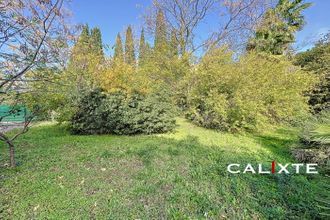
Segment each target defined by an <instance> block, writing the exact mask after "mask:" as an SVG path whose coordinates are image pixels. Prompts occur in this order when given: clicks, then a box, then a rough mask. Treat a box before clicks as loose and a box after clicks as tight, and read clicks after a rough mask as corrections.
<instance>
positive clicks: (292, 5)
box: [247, 0, 311, 55]
mask: <svg viewBox="0 0 330 220" xmlns="http://www.w3.org/2000/svg"><path fill="white" fill-rule="evenodd" d="M310 5H311V3H304V1H303V0H295V1H290V0H279V1H278V3H277V5H276V7H274V8H270V9H269V10H268V11H267V12H266V13H265V14H264V16H263V18H262V21H261V22H260V24H259V25H258V27H257V29H256V33H255V37H253V38H251V39H250V41H249V43H248V45H247V49H248V50H255V51H258V52H267V53H270V54H274V55H281V54H285V53H287V52H288V49H289V47H290V44H291V43H293V42H294V41H295V33H296V32H297V31H299V30H301V28H302V27H303V25H304V23H305V21H304V16H303V14H302V11H303V10H305V9H306V8H308V7H309V6H310Z"/></svg>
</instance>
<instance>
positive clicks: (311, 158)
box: [293, 111, 330, 173]
mask: <svg viewBox="0 0 330 220" xmlns="http://www.w3.org/2000/svg"><path fill="white" fill-rule="evenodd" d="M293 155H294V156H295V158H296V159H297V160H298V161H300V162H305V163H308V162H309V163H318V164H319V165H321V166H323V167H324V168H326V169H325V171H326V172H327V173H329V172H330V169H329V165H330V111H325V112H322V113H321V114H320V115H318V116H316V117H313V118H311V119H310V120H309V121H307V122H306V123H305V125H304V126H303V129H302V132H301V134H300V145H299V147H298V148H295V149H294V150H293Z"/></svg>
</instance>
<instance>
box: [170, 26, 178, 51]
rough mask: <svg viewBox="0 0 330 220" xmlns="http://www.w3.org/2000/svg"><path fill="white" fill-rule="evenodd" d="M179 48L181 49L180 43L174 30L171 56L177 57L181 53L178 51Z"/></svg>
mask: <svg viewBox="0 0 330 220" xmlns="http://www.w3.org/2000/svg"><path fill="white" fill-rule="evenodd" d="M178 47H179V42H178V40H177V38H176V33H175V31H174V30H172V32H171V41H170V54H171V56H177V55H178V53H179V51H178Z"/></svg>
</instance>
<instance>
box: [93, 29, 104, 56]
mask: <svg viewBox="0 0 330 220" xmlns="http://www.w3.org/2000/svg"><path fill="white" fill-rule="evenodd" d="M90 43H91V47H92V52H93V54H95V55H96V56H97V57H98V58H99V59H100V61H102V60H104V53H103V46H102V36H101V31H100V29H99V28H93V29H92V31H91V42H90Z"/></svg>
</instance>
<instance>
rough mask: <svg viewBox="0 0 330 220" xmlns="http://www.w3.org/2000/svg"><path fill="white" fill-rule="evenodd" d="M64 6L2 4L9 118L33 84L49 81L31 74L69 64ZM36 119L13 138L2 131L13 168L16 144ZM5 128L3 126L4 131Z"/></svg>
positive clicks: (31, 1)
mask: <svg viewBox="0 0 330 220" xmlns="http://www.w3.org/2000/svg"><path fill="white" fill-rule="evenodd" d="M63 4H64V1H63V0H49V1H39V0H20V1H18V0H3V1H1V2H0V23H1V31H0V74H1V75H0V76H1V78H0V92H1V98H0V103H1V104H10V105H11V106H12V107H11V110H9V112H8V114H17V112H18V111H19V109H17V105H18V104H21V103H20V102H21V100H20V95H21V94H22V93H26V92H29V88H28V83H29V82H31V81H35V80H38V81H44V82H45V81H46V79H44V78H42V77H39V78H37V79H36V78H35V77H34V78H28V77H27V73H28V72H31V71H33V70H34V69H36V68H38V67H40V66H43V67H44V66H59V65H60V64H64V62H61V60H60V59H59V58H60V57H62V58H64V60H65V54H67V53H62V49H63V48H66V45H67V44H66V42H67V40H68V33H70V31H69V30H70V29H69V28H68V26H67V25H66V23H64V21H65V17H66V16H67V14H66V10H65V9H64V7H63ZM31 21H33V22H31ZM33 112H34V111H33ZM33 115H34V114H31V115H26V116H25V117H24V122H23V126H22V129H19V130H18V131H17V132H16V134H15V135H13V136H12V137H9V136H8V134H7V133H6V132H5V131H6V129H1V131H0V140H2V141H4V142H5V143H6V144H7V145H8V147H9V152H10V166H11V167H15V165H16V163H15V145H14V143H13V141H14V140H15V139H16V138H17V137H18V136H20V135H21V134H23V133H25V132H27V131H28V128H29V125H30V122H31V120H32V118H33ZM3 120H5V117H2V118H0V122H3ZM4 126H5V125H4V124H3V123H1V128H4Z"/></svg>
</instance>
